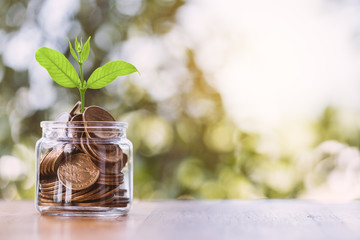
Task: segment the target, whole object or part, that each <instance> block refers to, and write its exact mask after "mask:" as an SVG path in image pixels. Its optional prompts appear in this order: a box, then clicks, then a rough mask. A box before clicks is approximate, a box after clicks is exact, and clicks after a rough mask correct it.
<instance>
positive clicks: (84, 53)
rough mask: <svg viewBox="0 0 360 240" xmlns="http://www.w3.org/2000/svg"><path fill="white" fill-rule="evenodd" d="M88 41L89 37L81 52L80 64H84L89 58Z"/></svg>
mask: <svg viewBox="0 0 360 240" xmlns="http://www.w3.org/2000/svg"><path fill="white" fill-rule="evenodd" d="M90 39H91V37H89V38H88V40H87V41H86V43H85V45H84V48H83V50H82V52H81V58H80V59H81V62H85V60H86V59H87V58H88V56H89V52H90Z"/></svg>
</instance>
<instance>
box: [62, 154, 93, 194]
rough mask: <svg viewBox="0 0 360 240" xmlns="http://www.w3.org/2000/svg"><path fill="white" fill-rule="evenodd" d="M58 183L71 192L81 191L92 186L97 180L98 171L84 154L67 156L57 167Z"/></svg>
mask: <svg viewBox="0 0 360 240" xmlns="http://www.w3.org/2000/svg"><path fill="white" fill-rule="evenodd" d="M57 174H58V178H59V180H60V182H61V183H62V184H63V185H64V186H65V187H66V188H70V189H72V190H82V189H85V188H88V187H90V186H91V185H93V184H94V183H95V182H96V181H97V179H98V178H99V174H100V171H99V169H98V168H97V167H96V166H95V165H94V164H93V163H92V161H91V159H90V157H89V156H87V155H86V154H84V153H77V154H72V155H69V156H67V157H66V158H65V160H64V161H63V163H62V164H61V165H60V166H59V168H58V171H57Z"/></svg>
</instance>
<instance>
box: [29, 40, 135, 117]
mask: <svg viewBox="0 0 360 240" xmlns="http://www.w3.org/2000/svg"><path fill="white" fill-rule="evenodd" d="M90 39H91V37H89V38H88V40H87V41H86V42H85V44H83V42H82V39H81V40H80V42H78V40H77V38H75V45H74V47H75V50H74V48H73V47H72V45H71V42H70V40H69V39H68V41H69V48H70V53H71V55H72V56H73V57H74V59H75V60H76V61H77V63H78V64H79V70H80V77H79V74H78V73H77V72H76V70H75V68H74V66H73V65H72V64H71V63H70V62H69V60H68V59H67V58H66V57H65V56H64V55H63V54H62V53H60V52H58V51H56V50H54V49H51V48H47V47H42V48H40V49H38V50H37V51H36V52H35V59H36V61H37V62H38V63H39V64H40V65H41V66H42V67H44V68H45V69H46V70H47V71H48V73H49V75H50V77H51V78H52V79H53V80H54V81H55V82H56V83H57V84H59V85H61V86H63V87H67V88H75V87H76V88H78V89H79V92H80V99H81V112H82V113H83V112H84V108H85V92H86V89H88V88H90V89H100V88H103V87H105V86H106V85H108V84H109V83H111V82H112V81H114V80H115V79H116V78H117V77H120V76H125V75H129V74H131V73H134V72H139V71H138V70H137V69H136V68H135V66H133V65H132V64H131V63H128V62H125V61H120V60H116V61H111V62H109V63H106V64H105V65H104V66H102V67H99V68H97V69H95V71H94V72H92V74H91V75H90V77H89V79H87V80H84V75H83V64H84V62H85V60H86V59H87V58H88V56H89V52H90Z"/></svg>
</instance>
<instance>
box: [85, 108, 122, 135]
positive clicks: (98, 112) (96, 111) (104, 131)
mask: <svg viewBox="0 0 360 240" xmlns="http://www.w3.org/2000/svg"><path fill="white" fill-rule="evenodd" d="M83 121H84V122H85V130H86V134H87V136H88V137H89V138H115V137H117V136H118V135H119V133H118V132H117V131H116V129H114V128H111V127H107V128H104V127H103V128H97V127H95V126H98V125H99V123H92V122H103V121H105V122H108V121H110V122H113V121H115V119H114V117H113V116H112V115H111V114H110V113H109V112H108V111H106V110H105V109H103V108H101V107H98V106H90V107H87V108H86V109H85V111H84V113H83ZM104 124H105V123H104ZM105 125H106V124H105Z"/></svg>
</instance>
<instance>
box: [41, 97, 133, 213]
mask: <svg viewBox="0 0 360 240" xmlns="http://www.w3.org/2000/svg"><path fill="white" fill-rule="evenodd" d="M79 108H80V102H78V103H77V104H76V105H75V106H74V108H73V109H72V110H71V111H70V112H69V113H64V114H62V115H61V116H60V117H59V118H58V119H57V121H66V122H67V126H68V127H67V128H65V130H66V136H67V138H64V139H63V138H59V139H58V141H57V144H56V145H55V146H53V147H52V148H50V149H48V150H47V152H45V153H44V154H43V155H42V156H41V159H40V163H39V186H38V201H39V205H40V206H82V207H87V206H95V207H126V206H128V204H129V201H130V200H129V198H128V197H127V189H126V187H125V186H124V174H123V172H122V170H123V168H124V167H125V166H126V164H127V161H128V156H127V155H126V154H125V153H123V151H122V149H121V148H120V146H119V144H118V143H115V142H113V139H115V138H116V137H118V136H119V132H118V131H115V129H114V128H113V129H112V128H111V127H110V128H109V121H110V122H113V121H115V119H114V118H113V117H112V116H111V114H110V113H108V112H107V111H106V110H104V109H102V108H100V107H98V106H90V107H87V108H86V109H85V111H84V112H83V113H82V114H81V113H79ZM94 121H96V123H94ZM102 122H103V124H102ZM103 126H107V127H103Z"/></svg>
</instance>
